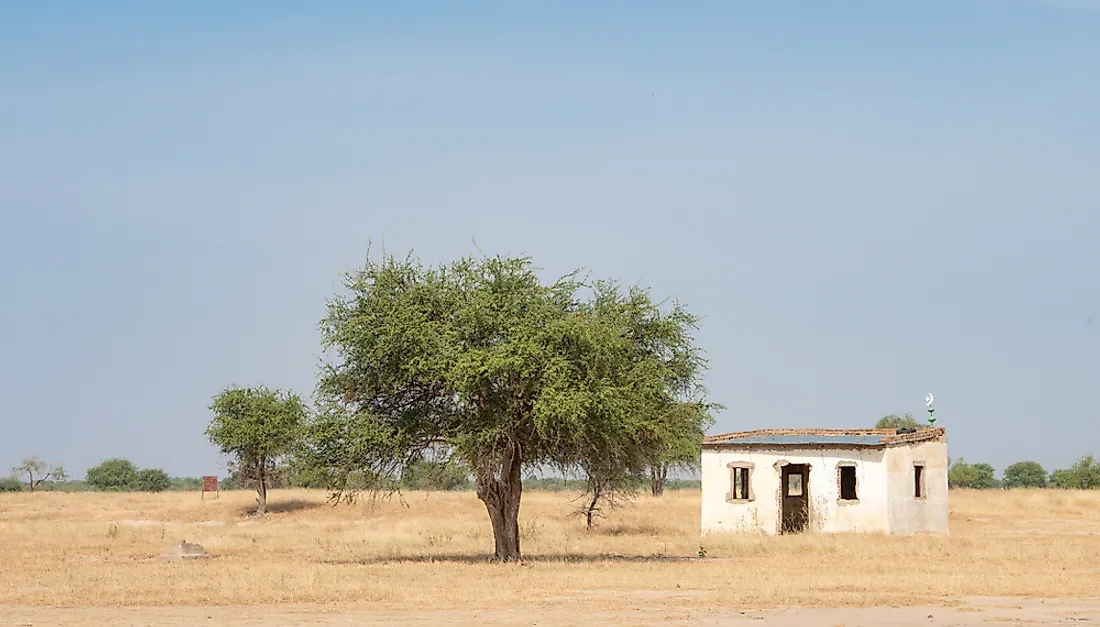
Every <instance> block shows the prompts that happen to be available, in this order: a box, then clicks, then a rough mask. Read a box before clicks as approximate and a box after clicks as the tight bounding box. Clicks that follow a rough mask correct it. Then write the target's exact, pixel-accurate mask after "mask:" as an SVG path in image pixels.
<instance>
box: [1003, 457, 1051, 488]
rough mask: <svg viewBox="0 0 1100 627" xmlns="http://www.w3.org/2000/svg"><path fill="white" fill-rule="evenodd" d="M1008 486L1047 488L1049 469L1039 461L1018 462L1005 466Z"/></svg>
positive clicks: (1005, 483)
mask: <svg viewBox="0 0 1100 627" xmlns="http://www.w3.org/2000/svg"><path fill="white" fill-rule="evenodd" d="M1004 487H1006V488H1045V487H1047V471H1046V469H1045V468H1043V467H1042V465H1040V464H1039V462H1032V461H1027V462H1016V463H1015V464H1012V465H1011V466H1009V467H1008V468H1005V479H1004Z"/></svg>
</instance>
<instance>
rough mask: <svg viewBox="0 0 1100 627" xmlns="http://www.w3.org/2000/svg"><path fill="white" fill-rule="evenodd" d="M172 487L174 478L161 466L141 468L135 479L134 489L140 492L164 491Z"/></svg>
mask: <svg viewBox="0 0 1100 627" xmlns="http://www.w3.org/2000/svg"><path fill="white" fill-rule="evenodd" d="M170 487H172V478H171V477H169V476H168V473H166V472H164V471H163V470H161V469H160V468H146V469H144V470H139V471H138V473H137V477H136V479H135V481H134V489H135V490H138V491H139V492H164V491H165V490H167V489H168V488H170Z"/></svg>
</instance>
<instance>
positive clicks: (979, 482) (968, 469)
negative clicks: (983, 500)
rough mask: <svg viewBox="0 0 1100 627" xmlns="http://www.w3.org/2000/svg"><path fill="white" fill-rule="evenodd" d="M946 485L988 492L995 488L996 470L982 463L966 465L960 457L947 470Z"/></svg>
mask: <svg viewBox="0 0 1100 627" xmlns="http://www.w3.org/2000/svg"><path fill="white" fill-rule="evenodd" d="M947 485H948V487H951V488H969V489H972V490H990V489H993V488H995V487H997V478H996V470H994V468H993V466H990V465H989V464H986V463H984V462H980V463H977V464H968V463H966V460H964V459H963V458H961V457H960V458H959V459H957V460H955V461H954V462H953V463H952V464H951V467H950V468H948V469H947Z"/></svg>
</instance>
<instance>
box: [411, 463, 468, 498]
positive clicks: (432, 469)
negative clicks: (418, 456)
mask: <svg viewBox="0 0 1100 627" xmlns="http://www.w3.org/2000/svg"><path fill="white" fill-rule="evenodd" d="M470 476H471V472H470V467H469V466H468V465H466V464H465V463H463V462H462V461H461V460H457V459H450V460H446V461H436V460H418V461H416V462H413V463H412V464H409V465H408V466H406V467H405V468H404V470H403V471H402V473H401V488H402V489H404V490H465V489H467V488H469V487H470V483H471V482H470Z"/></svg>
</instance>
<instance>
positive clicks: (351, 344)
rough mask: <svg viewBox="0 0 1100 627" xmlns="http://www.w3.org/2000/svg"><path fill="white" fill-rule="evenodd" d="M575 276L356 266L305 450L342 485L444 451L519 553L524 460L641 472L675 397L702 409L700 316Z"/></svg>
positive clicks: (332, 336) (372, 481)
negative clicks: (547, 278)
mask: <svg viewBox="0 0 1100 627" xmlns="http://www.w3.org/2000/svg"><path fill="white" fill-rule="evenodd" d="M577 277H578V275H577V274H576V273H574V274H570V275H567V276H565V277H563V278H561V279H559V280H556V281H554V282H550V283H544V282H543V281H541V280H540V279H539V277H538V274H537V272H536V268H534V267H533V265H532V263H531V261H530V260H529V259H527V258H523V257H521V258H507V257H499V256H498V257H466V258H463V259H459V260H457V261H455V262H452V263H449V264H445V265H440V266H438V267H431V268H429V267H425V266H423V265H421V264H420V263H419V262H418V261H414V260H412V259H411V258H406V259H404V260H401V259H397V258H395V257H393V256H391V255H383V256H382V258H381V260H380V261H377V262H375V261H373V260H368V261H367V263H366V265H365V266H364V267H363V268H362V269H360V270H357V271H355V272H352V273H350V274H349V275H348V276H347V280H346V282H345V287H346V289H347V293H346V294H343V295H338V296H337V297H335V298H333V299H332V300H331V301H330V302H329V305H328V315H327V316H326V317H325V319H324V320H323V321H322V324H321V329H322V336H323V342H324V344H323V345H324V348H325V349H326V351H328V352H329V353H330V355H331V357H332V359H331V360H330V361H329V362H328V363H327V364H326V365H325V370H324V372H323V374H322V376H321V379H320V381H319V384H318V398H319V401H320V404H321V408H322V410H321V411H320V412H319V413H318V415H317V416H316V418H315V419H314V421H313V424H312V425H311V427H310V429H309V445H308V450H309V453H308V454H309V455H310V456H311V458H312V459H313V460H314V461H315V463H316V464H318V465H320V466H323V467H324V468H325V469H326V471H327V472H328V473H330V476H331V478H332V480H333V482H334V485H336V486H337V493H338V494H340V495H342V496H348V495H353V494H354V492H355V490H356V489H357V488H360V487H364V486H379V485H382V483H383V481H384V480H386V479H387V478H392V477H394V476H397V475H399V474H400V472H401V469H402V468H403V467H405V466H407V465H409V464H411V463H414V462H416V461H418V460H419V459H421V458H423V457H424V456H425V455H426V454H427V453H428V452H429V451H433V452H436V453H438V452H440V451H442V452H443V454H445V455H449V456H452V457H457V458H459V459H461V460H462V461H464V462H465V463H466V464H468V465H469V467H470V468H471V470H472V471H473V474H474V479H475V484H476V488H477V495H478V498H479V499H481V500H482V501H483V502H484V503H485V506H486V510H487V511H488V514H489V518H490V521H491V523H492V526H493V532H494V533H493V535H494V541H495V545H496V547H495V554H496V557H497V558H499V559H502V560H512V559H518V558H519V556H520V547H519V529H518V516H519V507H520V500H521V493H522V489H521V471H522V470H523V469H524V468H525V467H526V468H532V467H535V466H545V465H550V466H556V467H559V468H563V469H568V468H576V467H577V466H578V465H579V464H580V463H581V462H582V461H585V460H589V461H591V460H595V459H603V460H613V462H612V463H614V464H616V465H619V466H620V467H631V468H641V467H644V464H645V463H646V461H647V460H646V458H645V455H643V454H642V453H646V452H649V451H651V450H653V449H654V448H656V447H657V446H658V445H661V444H667V443H668V439H669V433H670V432H674V433H675V434H677V435H678V436H679V435H681V432H680V431H679V430H678V429H677V428H676V427H674V426H673V423H672V421H671V420H670V416H672V415H674V413H675V412H672V411H671V409H672V408H674V407H675V406H676V403H677V402H685V401H688V400H690V401H692V402H696V403H698V404H699V407H700V408H702V409H701V411H700V414H699V416H700V419H701V420H702V419H704V418H709V415H707V408H708V407H709V405H707V403H706V400H705V399H706V390H705V389H704V388H703V387H702V386H701V385H700V384H699V381H698V376H699V373H700V372H701V371H702V369H703V368H704V366H705V360H704V359H703V357H702V354H701V351H700V349H699V348H697V347H696V346H695V344H694V340H693V338H692V337H691V335H690V334H691V331H692V330H693V329H695V328H696V324H697V319H696V317H695V316H693V315H691V314H689V313H688V312H687V311H685V310H684V308H683V307H681V306H680V305H679V304H673V305H672V306H670V307H665V308H662V307H661V304H659V303H655V302H654V301H653V299H652V298H651V296H650V294H649V292H648V291H647V290H644V289H641V288H631V289H626V290H624V289H623V288H621V287H620V286H619V285H617V284H615V283H612V282H604V281H600V282H595V283H591V284H589V283H585V282H584V281H582V280H580V279H578V278H577ZM686 437H694V435H691V436H686ZM700 439H701V432H700Z"/></svg>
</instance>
